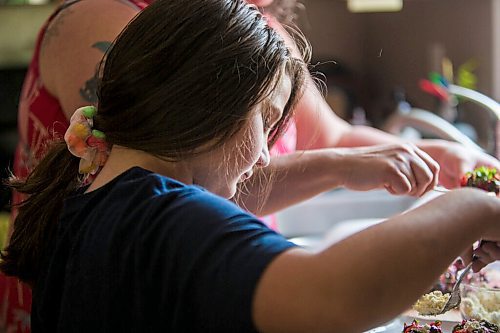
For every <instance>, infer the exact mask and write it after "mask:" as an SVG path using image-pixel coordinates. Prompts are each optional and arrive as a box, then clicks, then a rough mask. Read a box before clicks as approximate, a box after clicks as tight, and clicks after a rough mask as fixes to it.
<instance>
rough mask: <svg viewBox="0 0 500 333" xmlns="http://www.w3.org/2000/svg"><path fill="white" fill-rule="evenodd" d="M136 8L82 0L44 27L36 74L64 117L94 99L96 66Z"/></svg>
mask: <svg viewBox="0 0 500 333" xmlns="http://www.w3.org/2000/svg"><path fill="white" fill-rule="evenodd" d="M138 12H139V9H137V8H135V7H134V6H133V5H131V4H130V3H129V2H127V1H123V0H85V1H79V2H77V3H75V4H72V5H70V6H68V7H66V8H64V9H62V10H61V11H60V12H59V13H58V14H57V15H56V16H55V17H54V19H53V20H52V22H51V23H50V24H49V26H48V27H47V30H46V33H45V36H44V39H43V41H42V45H41V52H40V75H41V78H42V81H43V82H44V85H45V87H46V88H47V90H48V91H49V92H50V93H52V94H53V95H54V96H55V97H56V98H58V99H59V101H60V102H61V105H62V106H63V109H64V111H65V113H66V114H67V116H68V117H69V116H70V115H71V113H72V112H73V110H75V109H76V108H77V107H78V106H81V105H85V104H92V103H93V102H95V101H94V99H95V89H94V88H95V87H94V84H93V83H95V82H94V81H95V75H96V68H97V66H98V64H99V63H100V61H101V59H102V57H103V55H104V53H105V52H106V50H107V49H108V48H109V47H110V46H111V45H112V42H113V41H114V39H115V38H116V37H117V36H118V34H119V33H120V32H121V31H122V30H123V28H124V27H125V26H126V25H127V23H128V22H130V20H131V19H132V18H133V17H134V16H135V15H137V13H138Z"/></svg>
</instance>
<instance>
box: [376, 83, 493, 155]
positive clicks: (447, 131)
mask: <svg viewBox="0 0 500 333" xmlns="http://www.w3.org/2000/svg"><path fill="white" fill-rule="evenodd" d="M448 92H449V93H450V94H451V95H455V96H457V97H460V98H463V99H466V100H468V101H470V102H472V103H474V104H477V105H479V106H481V107H482V108H483V109H485V110H487V111H488V112H489V113H490V115H491V120H492V122H493V126H491V127H490V128H491V129H492V131H493V135H492V136H491V137H492V138H493V139H492V141H493V142H492V144H491V145H489V147H488V148H487V150H488V152H489V153H491V154H492V155H493V156H495V157H496V158H499V156H500V121H499V120H500V104H499V103H498V102H496V101H495V100H493V99H491V98H490V97H488V96H485V95H483V94H481V93H479V92H477V91H475V90H472V89H468V88H464V87H460V86H457V85H452V84H450V85H449V86H448ZM400 105H401V103H400ZM405 127H413V128H415V129H418V130H420V131H423V132H425V133H429V134H432V135H434V136H437V137H439V138H442V139H445V140H450V141H455V142H459V143H461V144H463V145H465V146H466V147H469V148H472V149H478V150H481V151H482V150H483V149H482V148H481V147H480V146H478V145H477V144H476V143H475V142H474V141H472V140H471V139H470V138H469V137H467V136H466V135H465V134H463V133H462V132H460V131H459V130H458V129H457V128H456V127H455V126H453V125H452V124H451V123H450V122H448V121H446V120H445V119H443V118H441V117H440V116H438V115H436V114H434V113H433V112H430V111H427V110H423V109H418V108H410V109H409V110H403V111H402V110H398V112H396V113H395V114H394V115H392V116H391V117H390V118H389V119H388V121H387V122H386V124H385V125H384V128H383V129H384V130H385V131H387V132H389V133H393V134H400V133H401V131H402V129H404V128H405Z"/></svg>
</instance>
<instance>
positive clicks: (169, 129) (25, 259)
mask: <svg viewBox="0 0 500 333" xmlns="http://www.w3.org/2000/svg"><path fill="white" fill-rule="evenodd" d="M299 38H300V37H299ZM305 70H306V69H305V66H304V62H303V61H302V59H294V58H292V56H291V55H290V52H289V51H288V49H287V48H286V47H285V46H284V43H283V41H282V39H281V38H280V37H279V36H278V35H277V34H276V33H275V32H274V31H273V30H272V29H271V28H269V27H268V26H267V24H266V22H265V20H264V19H263V18H262V17H261V14H260V13H259V12H258V11H257V10H256V9H254V8H252V7H251V6H248V5H246V4H245V3H244V2H243V1H242V0H189V1H182V0H157V1H155V2H154V3H153V4H152V5H150V6H149V7H147V8H146V9H145V10H144V11H142V12H141V13H140V14H139V15H138V16H137V17H136V18H135V19H134V20H132V22H131V23H130V24H129V25H128V26H127V27H126V28H125V30H124V31H123V32H122V33H121V34H120V36H119V37H118V38H117V40H116V42H115V43H114V46H113V47H112V48H111V50H110V52H109V53H108V54H107V56H106V58H105V65H104V66H103V67H102V71H101V72H102V74H101V83H100V87H99V89H98V91H97V94H98V106H97V107H98V114H97V115H96V116H95V118H94V127H95V128H96V129H99V130H100V131H102V132H104V133H105V134H106V140H107V141H108V143H109V144H111V145H112V144H118V145H121V146H124V147H129V148H132V149H137V150H142V151H145V152H148V153H150V154H153V155H155V156H158V157H161V158H163V159H166V160H172V161H179V160H181V159H183V158H185V157H188V156H192V155H193V154H195V153H198V152H199V151H200V147H202V146H203V147H204V148H205V150H209V149H213V148H215V147H217V146H220V145H222V144H223V143H224V142H225V141H226V140H227V139H228V138H230V137H231V136H232V135H234V134H235V133H236V132H237V131H238V130H239V129H240V128H241V125H242V124H243V123H244V122H245V121H246V120H247V118H248V116H249V113H250V112H251V110H253V109H254V107H255V106H256V105H257V104H258V103H259V102H261V101H262V100H263V99H265V98H266V97H267V96H268V94H269V93H270V91H271V90H272V89H273V88H274V86H275V85H276V84H277V82H278V79H279V77H280V76H281V75H285V74H286V75H288V76H289V77H290V79H291V81H292V94H291V97H290V100H289V101H288V103H287V105H286V108H285V110H284V116H283V117H282V119H281V120H280V122H279V123H278V124H277V126H276V128H275V130H274V131H273V135H272V137H271V138H270V140H271V141H272V142H274V141H275V140H276V139H277V138H278V136H279V134H280V133H281V131H282V129H283V128H284V126H285V124H286V122H287V120H288V118H289V117H290V114H291V109H292V107H293V105H294V103H295V101H296V100H297V98H298V94H299V91H300V89H301V86H302V82H303V79H304V75H305V74H304V71H305ZM208 143H212V144H211V145H210V146H207V144H208ZM10 186H11V187H12V188H13V189H15V190H17V191H19V192H22V193H25V194H27V195H28V199H27V200H25V201H24V202H22V203H21V205H20V209H19V215H18V216H17V218H16V220H15V223H14V233H13V235H12V238H11V241H10V244H9V245H8V247H7V248H6V249H5V250H4V251H3V253H2V255H1V258H2V262H1V264H0V269H1V270H2V271H3V272H4V273H6V274H8V275H14V276H17V277H19V278H20V279H21V280H23V281H26V282H34V281H35V280H36V278H37V276H38V273H39V269H40V262H39V261H40V258H41V256H42V254H43V252H44V251H46V250H47V249H48V248H49V247H50V244H51V243H52V240H53V239H54V237H55V233H56V230H57V221H58V217H59V214H60V213H61V207H62V206H63V201H64V198H66V197H67V196H68V195H69V194H71V193H72V192H73V191H74V190H75V189H76V188H78V187H79V186H81V182H80V179H79V176H78V159H77V158H75V157H73V156H72V155H71V154H70V153H69V151H68V150H67V149H66V146H65V145H64V143H59V144H57V145H55V146H54V147H53V148H52V149H51V150H50V151H49V153H48V154H47V155H46V157H45V158H44V159H43V160H42V161H41V162H40V164H39V165H38V166H37V167H36V168H35V169H34V170H33V172H32V173H31V174H30V175H29V176H28V177H27V179H26V180H19V179H15V178H14V179H12V180H11V181H10Z"/></svg>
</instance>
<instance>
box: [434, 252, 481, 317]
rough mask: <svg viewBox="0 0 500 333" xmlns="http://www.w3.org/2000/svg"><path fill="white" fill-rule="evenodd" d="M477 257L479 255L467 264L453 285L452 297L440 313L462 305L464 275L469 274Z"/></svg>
mask: <svg viewBox="0 0 500 333" xmlns="http://www.w3.org/2000/svg"><path fill="white" fill-rule="evenodd" d="M476 259H477V257H476V256H473V257H472V261H471V262H470V263H469V264H468V265H467V267H465V269H464V271H463V272H462V274H461V275H460V277H459V278H458V279H457V281H456V282H455V284H454V285H453V289H452V290H451V293H450V294H451V295H450V298H449V299H448V302H446V304H445V305H444V307H443V309H442V310H441V312H439V313H438V314H443V313H445V312H448V311H450V310H451V309H454V308H456V307H457V306H459V305H460V302H461V301H462V297H461V296H460V284H461V283H462V281H463V279H464V277H466V276H467V274H469V272H470V270H471V269H472V264H473V263H474V261H476Z"/></svg>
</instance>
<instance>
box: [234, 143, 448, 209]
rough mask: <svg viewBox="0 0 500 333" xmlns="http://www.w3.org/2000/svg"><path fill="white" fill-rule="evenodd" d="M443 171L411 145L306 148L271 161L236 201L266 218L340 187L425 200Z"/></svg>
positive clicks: (247, 184) (248, 183)
mask: <svg viewBox="0 0 500 333" xmlns="http://www.w3.org/2000/svg"><path fill="white" fill-rule="evenodd" d="M438 173H439V166H438V165H437V163H436V162H434V161H433V160H432V159H431V158H430V157H429V156H428V155H427V154H426V153H425V152H423V151H421V150H420V149H418V148H417V147H415V146H413V145H409V144H405V145H384V146H373V147H362V148H352V149H340V148H336V149H332V148H325V149H317V150H307V151H302V152H296V153H292V154H288V155H283V156H279V157H276V158H272V159H271V163H270V165H269V166H268V167H266V168H264V169H263V170H260V171H258V172H256V173H255V175H254V177H253V179H251V180H250V181H248V182H247V183H246V184H245V187H244V188H243V189H242V191H240V193H239V195H238V197H237V201H238V202H239V204H240V205H241V206H243V207H244V208H245V209H247V210H249V211H252V212H253V213H255V214H257V215H265V214H269V213H273V212H275V211H278V210H280V209H283V208H286V207H287V206H289V205H292V204H295V203H298V202H300V201H303V200H306V199H308V198H310V197H312V196H314V195H317V194H318V193H320V192H322V191H326V190H329V189H331V188H336V187H345V188H348V189H352V190H358V191H366V190H372V189H379V188H382V189H386V190H387V191H389V192H390V193H392V194H406V195H414V196H420V195H422V194H424V193H425V192H427V191H429V190H431V189H432V188H433V187H434V186H435V185H436V184H437V175H438ZM266 184H270V185H269V186H268V187H267V188H266Z"/></svg>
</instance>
